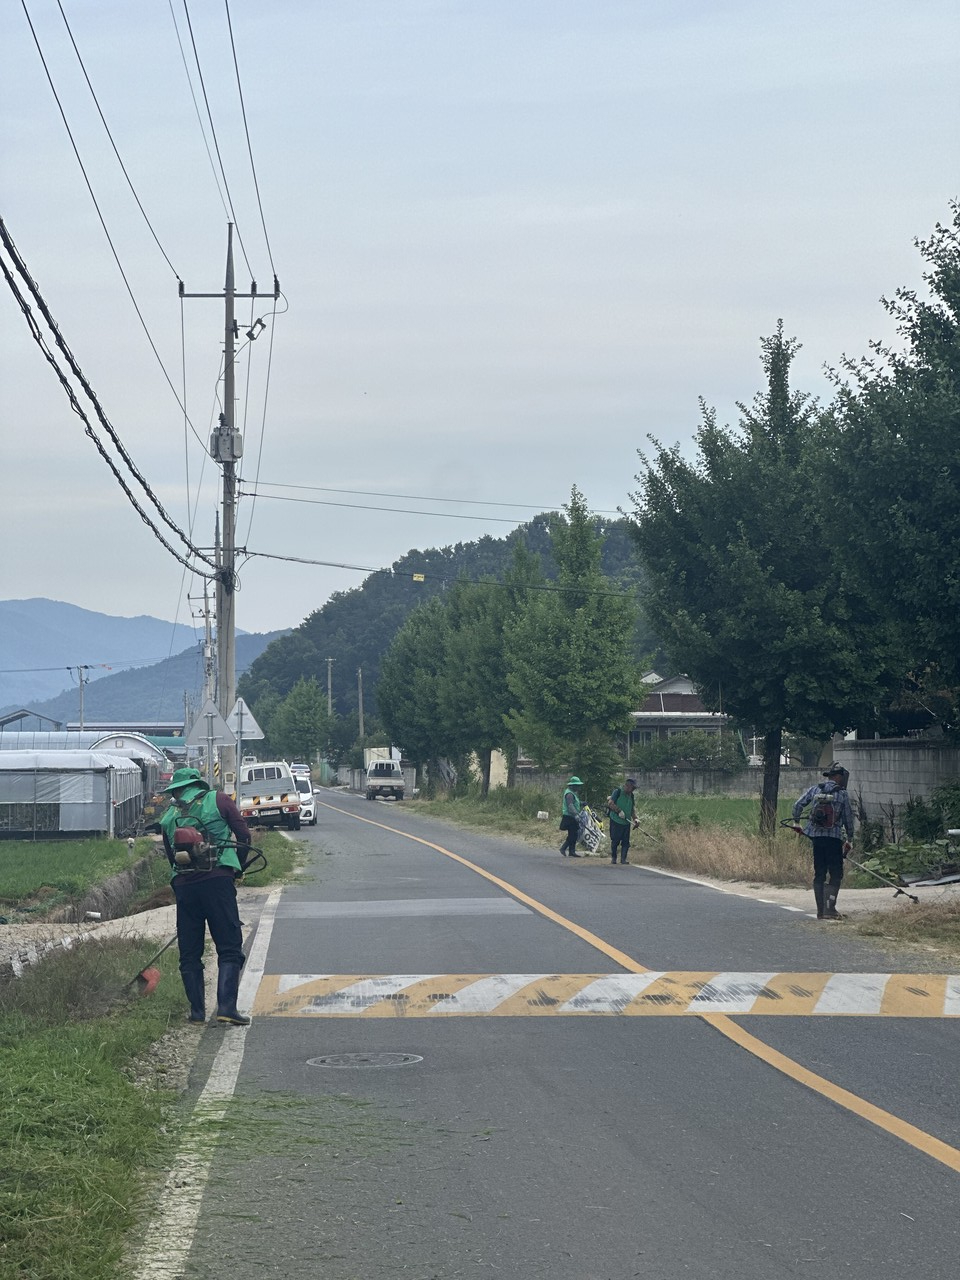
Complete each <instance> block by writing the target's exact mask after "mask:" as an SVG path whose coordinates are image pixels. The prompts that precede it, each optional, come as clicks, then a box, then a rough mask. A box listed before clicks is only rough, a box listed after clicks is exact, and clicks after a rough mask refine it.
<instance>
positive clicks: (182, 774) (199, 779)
mask: <svg viewBox="0 0 960 1280" xmlns="http://www.w3.org/2000/svg"><path fill="white" fill-rule="evenodd" d="M198 786H199V787H203V788H204V790H205V791H209V790H210V788H209V787H208V786H207V783H206V781H205V780H204V778H203V776H202V774H201V773H200V770H199V769H175V770H174V773H173V777H172V778H171V779H170V781H169V782H168V783H167V785H166V786H165V787H164V788H163V790H164V793H166V792H167V791H179V790H180V789H181V788H182V787H198Z"/></svg>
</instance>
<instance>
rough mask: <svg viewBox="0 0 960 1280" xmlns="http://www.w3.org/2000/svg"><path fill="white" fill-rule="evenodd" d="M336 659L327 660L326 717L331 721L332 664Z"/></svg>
mask: <svg viewBox="0 0 960 1280" xmlns="http://www.w3.org/2000/svg"><path fill="white" fill-rule="evenodd" d="M335 662H336V658H328V659H327V715H328V716H329V717H330V719H331V720H332V719H333V664H334V663H335Z"/></svg>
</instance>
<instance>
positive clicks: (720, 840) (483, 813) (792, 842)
mask: <svg viewBox="0 0 960 1280" xmlns="http://www.w3.org/2000/svg"><path fill="white" fill-rule="evenodd" d="M638 799H639V803H638V808H637V818H638V821H639V822H640V826H641V829H640V830H639V831H636V832H634V834H633V857H634V860H642V861H644V862H649V863H650V864H651V865H653V866H658V867H664V868H666V869H668V870H671V871H678V872H684V873H688V874H690V875H703V876H710V877H712V878H715V879H719V880H742V881H747V882H753V883H759V884H775V885H789V886H798V887H804V888H805V887H807V886H808V885H809V883H810V876H811V859H810V849H809V845H808V844H807V842H806V841H799V840H798V839H797V837H796V836H795V835H792V834H788V833H786V832H782V833H781V832H779V831H778V833H777V835H776V837H775V838H774V839H773V840H772V841H769V840H762V839H761V838H760V837H759V836H758V835H757V834H756V829H757V824H758V821H759V803H758V801H757V800H755V799H750V798H741V797H733V796H650V797H647V796H644V797H642V798H639V797H638ZM792 803H793V801H792V799H785V800H783V801H782V802H781V805H780V816H781V817H787V816H789V813H790V808H791V805H792ZM405 807H406V806H405ZM410 807H412V808H415V809H416V810H417V811H418V812H420V813H425V814H429V815H430V816H431V817H437V818H445V819H446V820H448V821H450V822H456V823H458V824H459V825H461V826H466V827H470V828H472V829H473V830H477V831H487V832H489V831H496V833H497V834H498V835H511V836H516V837H519V838H521V839H524V840H527V841H530V842H532V843H535V844H538V845H547V846H550V847H553V846H554V845H555V844H556V845H559V842H560V838H561V837H560V833H559V831H558V830H557V827H558V823H559V817H558V814H559V807H560V806H559V798H558V797H557V796H555V795H553V794H552V793H548V792H546V791H541V790H538V789H535V788H532V787H517V788H515V789H513V790H508V789H507V788H505V787H500V788H497V790H495V791H491V793H490V795H489V796H487V797H486V799H483V798H481V797H480V796H479V795H478V794H476V793H475V792H473V791H471V792H468V793H467V794H466V795H461V796H453V797H450V798H442V799H436V800H419V799H418V800H414V801H412V802H410ZM538 811H545V812H547V813H549V814H550V818H549V819H548V820H547V821H546V822H544V821H542V820H541V821H538V820H537V813H538ZM608 849H609V844H608V843H606V841H604V842H603V843H601V845H600V849H599V850H598V853H599V855H600V856H604V855H605V854H606V852H607V850H608Z"/></svg>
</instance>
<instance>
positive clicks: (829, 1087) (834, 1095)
mask: <svg viewBox="0 0 960 1280" xmlns="http://www.w3.org/2000/svg"><path fill="white" fill-rule="evenodd" d="M319 803H320V804H322V805H323V807H324V808H325V809H332V810H333V811H334V812H335V813H340V814H343V815H344V817H347V818H353V819H354V820H355V821H357V822H365V823H366V824H367V825H368V826H371V827H379V828H380V829H381V830H382V831H389V832H391V833H392V834H393V835H397V836H403V837H404V839H405V840H413V841H415V843H417V844H422V845H425V846H426V847H427V848H428V849H434V850H436V852H437V853H442V854H443V855H444V857H446V858H452V859H453V861H454V862H459V863H460V865H461V866H464V867H466V868H467V869H468V870H470V871H473V872H475V873H476V874H477V875H478V876H482V877H483V878H484V880H489V881H490V883H491V884H495V885H496V886H497V888H498V889H502V890H503V891H504V893H509V894H510V896H511V897H512V898H516V900H517V901H518V902H522V903H523V904H524V905H525V906H527V907H530V909H531V910H532V911H537V912H539V914H540V915H542V916H545V917H546V918H547V919H548V920H552V921H553V922H554V924H558V925H560V926H561V928H563V929H567V930H568V931H569V932H570V933H573V934H575V935H576V936H577V937H578V938H581V939H582V940H583V941H584V942H586V943H589V945H590V946H591V947H595V948H596V949H597V950H598V951H600V952H602V953H603V954H604V955H605V956H609V957H610V959H611V960H613V961H614V962H615V963H616V964H618V965H620V966H621V968H623V969H626V970H627V971H628V972H629V973H649V969H648V968H647V967H646V965H642V964H640V963H638V961H636V960H634V958H633V957H632V956H629V955H627V953H626V952H625V951H621V950H620V949H619V947H614V946H612V945H611V944H610V943H609V942H606V941H604V939H603V938H600V937H598V936H597V934H595V933H591V931H590V930H589V929H584V927H583V926H582V925H579V924H577V923H576V922H575V921H573V920H568V919H567V917H566V916H562V915H560V913H559V912H557V911H553V910H552V909H551V908H550V907H548V906H546V905H545V904H544V903H542V902H538V901H537V899H536V898H531V897H530V895H529V894H527V893H524V892H523V890H522V889H518V888H517V887H516V886H515V885H512V884H510V883H509V881H507V880H502V879H501V878H500V877H499V876H495V875H494V874H493V873H492V872H491V871H486V870H484V868H483V867H478V866H477V864H476V863H475V862H471V861H470V860H469V859H468V858H464V857H463V856H462V855H461V854H459V853H454V852H453V851H452V850H451V849H445V848H444V847H443V845H441V844H434V842H433V841H432V840H424V839H423V838H422V837H421V836H414V835H411V834H410V832H409V831H401V830H400V829H399V828H397V827H390V826H387V824H386V823H384V822H375V821H374V820H373V819H372V818H362V817H361V816H360V815H359V814H358V813H351V812H350V810H349V809H341V808H339V807H338V806H337V805H333V804H327V803H326V802H324V801H320V802H319ZM699 1017H700V1018H701V1019H702V1021H704V1022H707V1023H709V1024H710V1026H711V1027H713V1028H714V1029H715V1030H716V1031H719V1032H720V1034H721V1035H723V1036H726V1037H727V1039H728V1040H732V1041H733V1043H734V1044H736V1045H739V1046H740V1048H741V1049H745V1050H746V1051H747V1053H750V1054H752V1055H753V1056H754V1057H755V1058H759V1059H760V1061H761V1062H765V1063H766V1064H767V1065H768V1066H770V1067H773V1068H774V1070H776V1071H779V1072H781V1074H782V1075H785V1076H788V1077H789V1078H790V1079H791V1080H795V1081H796V1082H797V1083H798V1084H801V1085H804V1086H805V1087H806V1088H807V1089H812V1090H813V1092H814V1093H819V1094H820V1095H821V1096H822V1097H824V1098H827V1099H829V1100H830V1101H831V1102H835V1103H836V1104H837V1106H840V1107H843V1108H844V1110H846V1111H850V1112H852V1114H853V1115H855V1116H859V1117H860V1119H861V1120H866V1121H867V1122H868V1123H869V1124H872V1125H875V1126H876V1127H877V1128H878V1129H883V1130H884V1132H886V1133H889V1134H891V1135H892V1136H893V1137H895V1138H899V1139H900V1141H901V1142H905V1143H907V1145H908V1146H911V1147H914V1148H915V1149H916V1150H917V1151H921V1152H922V1153H923V1154H924V1155H925V1156H929V1157H930V1158H931V1160H936V1161H938V1162H939V1163H940V1164H943V1165H946V1166H947V1168H948V1169H953V1170H954V1172H956V1173H960V1150H958V1149H957V1148H956V1147H951V1146H950V1145H949V1143H946V1142H941V1141H940V1139H939V1138H935V1137H934V1136H933V1135H932V1134H930V1133H926V1132H925V1131H924V1130H923V1129H918V1128H917V1127H916V1125H912V1124H909V1123H908V1122H907V1121H906V1120H901V1119H900V1118H899V1116H895V1115H893V1114H892V1113H891V1112H889V1111H884V1110H883V1108H882V1107H876V1106H874V1104H873V1103H872V1102H867V1100H866V1099H865V1098H861V1097H859V1095H858V1094H855V1093H851V1092H850V1090H849V1089H843V1088H841V1087H840V1085H837V1084H834V1083H833V1082H832V1081H831V1080H826V1079H825V1078H824V1077H823V1076H818V1075H817V1074H816V1072H814V1071H808V1070H807V1068H806V1067H804V1066H801V1064H800V1063H799V1062H794V1060H793V1059H792V1058H788V1057H787V1056H786V1054H783V1053H780V1052H779V1051H778V1050H776V1049H773V1048H771V1046H770V1045H768V1044H765V1043H764V1042H763V1041H762V1040H758V1039H757V1037H756V1036H753V1035H751V1034H750V1033H749V1031H744V1030H743V1028H742V1027H741V1026H739V1025H738V1024H737V1023H736V1022H734V1021H733V1019H732V1018H730V1017H729V1016H728V1015H727V1014H725V1013H704V1014H700V1015H699Z"/></svg>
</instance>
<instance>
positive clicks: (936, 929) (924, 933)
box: [856, 899, 960, 955]
mask: <svg viewBox="0 0 960 1280" xmlns="http://www.w3.org/2000/svg"><path fill="white" fill-rule="evenodd" d="M856 930H857V932H858V933H861V934H864V935H865V936H867V937H872V938H886V939H888V940H892V941H896V942H904V943H908V944H913V945H925V946H928V947H929V946H930V945H931V944H932V945H933V946H935V947H937V948H939V949H942V950H944V951H946V952H950V953H952V954H954V955H960V901H958V900H957V899H953V900H951V901H949V902H921V903H920V905H919V906H911V907H909V908H905V909H904V910H903V911H877V912H873V913H872V914H871V915H868V916H864V917H863V919H861V920H858V921H857V924H856Z"/></svg>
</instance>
